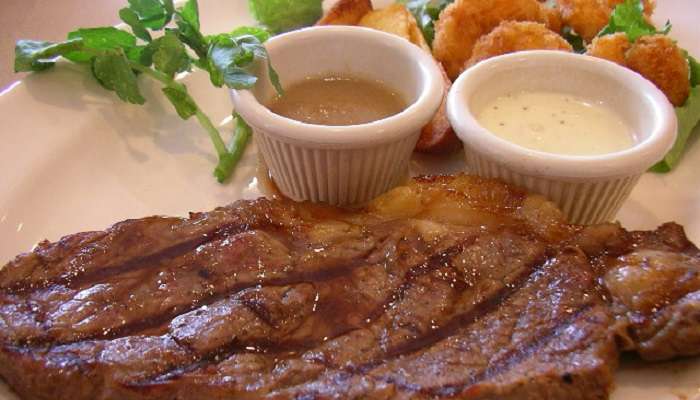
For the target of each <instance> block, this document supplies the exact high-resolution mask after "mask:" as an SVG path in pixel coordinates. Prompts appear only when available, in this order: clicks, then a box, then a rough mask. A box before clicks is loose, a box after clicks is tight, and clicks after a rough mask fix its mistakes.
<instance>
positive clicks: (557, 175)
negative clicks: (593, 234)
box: [447, 51, 677, 224]
mask: <svg viewBox="0 0 700 400" xmlns="http://www.w3.org/2000/svg"><path fill="white" fill-rule="evenodd" d="M519 91H555V92H561V93H568V94H572V95H576V96H581V97H583V98H586V99H590V100H593V101H600V102H602V104H603V105H604V106H606V107H610V108H611V109H612V110H613V111H614V112H616V113H618V115H620V116H621V117H622V118H623V120H624V121H625V122H626V123H627V124H628V125H629V126H630V127H631V128H632V130H633V132H634V134H635V136H636V139H637V140H636V142H635V145H633V146H632V147H631V148H629V149H625V150H623V151H619V152H615V153H609V154H602V155H596V156H569V155H561V154H552V153H546V152H541V151H536V150H531V149H528V148H525V147H521V146H518V145H516V144H514V143H511V142H509V141H507V140H505V139H502V138H500V137H498V136H496V135H494V134H492V133H490V132H489V131H487V130H486V129H485V128H483V127H482V126H481V125H479V123H478V121H477V119H476V117H475V114H476V113H478V112H479V111H480V110H481V109H482V107H483V106H484V105H485V104H487V103H488V102H489V101H491V100H493V99H495V98H496V97H498V96H502V95H506V94H508V93H514V92H519ZM447 116H448V118H449V120H450V123H451V124H452V126H453V128H454V130H455V132H456V133H457V136H459V138H460V139H461V140H462V142H463V143H464V150H465V155H466V161H467V167H468V168H469V169H470V171H472V172H474V173H476V174H478V175H481V176H485V177H490V178H500V179H502V180H504V181H506V182H509V183H513V184H515V185H519V186H522V187H524V188H526V189H528V190H530V191H532V192H536V193H540V194H542V195H544V196H546V197H548V198H549V199H551V200H553V201H554V202H555V203H557V204H558V205H559V207H560V208H561V209H562V211H563V212H564V213H565V215H566V216H567V217H568V218H569V220H570V221H571V222H572V223H579V224H589V223H599V222H604V221H609V220H611V219H612V218H614V216H615V214H616V213H617V211H618V210H619V209H620V206H621V205H622V203H623V202H624V201H625V199H626V198H627V196H628V195H629V193H630V191H631V190H632V188H633V187H634V185H635V184H636V182H637V180H638V179H639V177H640V176H641V174H642V173H644V171H646V170H647V169H648V168H649V167H650V166H652V165H653V164H654V163H656V162H657V161H659V160H660V159H662V158H663V156H664V155H665V154H666V152H667V151H668V150H669V149H670V148H671V146H672V145H673V142H674V141H675V139H676V125H677V122H676V116H675V113H674V110H673V106H672V105H671V104H670V103H669V102H668V100H667V99H666V96H664V94H663V93H662V92H661V91H660V90H659V89H657V88H656V86H654V84H652V83H651V82H649V81H647V80H646V79H644V78H643V77H642V76H641V75H639V74H637V73H635V72H633V71H631V70H629V69H627V68H623V67H621V66H619V65H617V64H614V63H612V62H609V61H605V60H602V59H598V58H594V57H589V56H584V55H579V54H573V53H566V52H560V51H525V52H519V53H513V54H508V55H504V56H499V57H494V58H491V59H489V60H486V61H483V62H481V63H478V64H477V65H475V66H473V67H471V68H469V69H468V70H467V71H465V72H464V73H463V74H462V75H461V76H460V77H459V78H458V79H457V81H456V82H455V83H454V84H453V85H452V89H451V90H450V93H449V94H448V99H447Z"/></svg>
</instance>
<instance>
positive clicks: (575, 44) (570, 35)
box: [561, 26, 586, 54]
mask: <svg viewBox="0 0 700 400" xmlns="http://www.w3.org/2000/svg"><path fill="white" fill-rule="evenodd" d="M561 36H562V37H563V38H564V39H566V41H567V42H569V44H570V45H571V48H573V49H574V51H575V52H577V53H579V54H583V53H585V52H586V45H585V43H584V42H583V38H582V37H581V36H579V35H577V34H576V32H574V31H573V30H572V29H571V28H570V27H568V26H565V27H564V28H563V29H562V32H561Z"/></svg>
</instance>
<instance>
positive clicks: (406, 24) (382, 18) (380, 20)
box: [358, 3, 430, 53]
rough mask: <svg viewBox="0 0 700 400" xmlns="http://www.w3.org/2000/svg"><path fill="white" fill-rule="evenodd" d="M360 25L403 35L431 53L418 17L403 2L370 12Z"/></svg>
mask: <svg viewBox="0 0 700 400" xmlns="http://www.w3.org/2000/svg"><path fill="white" fill-rule="evenodd" d="M358 25H360V26H364V27H367V28H372V29H376V30H379V31H383V32H387V33H393V34H394V35H397V36H401V37H402V38H404V39H406V40H408V41H409V42H411V43H413V44H415V45H416V46H418V47H420V48H421V49H423V50H425V51H427V52H428V53H430V47H429V46H428V42H426V41H425V38H424V37H423V32H421V30H420V28H419V27H418V23H417V22H416V19H415V18H414V17H413V14H411V12H410V11H408V9H407V8H406V6H405V5H403V4H401V3H394V4H392V5H390V6H389V7H387V8H383V9H381V10H375V11H370V12H368V13H367V14H365V15H364V16H363V17H362V19H361V20H360V21H359V23H358Z"/></svg>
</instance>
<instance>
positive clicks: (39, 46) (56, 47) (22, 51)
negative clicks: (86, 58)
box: [15, 39, 83, 72]
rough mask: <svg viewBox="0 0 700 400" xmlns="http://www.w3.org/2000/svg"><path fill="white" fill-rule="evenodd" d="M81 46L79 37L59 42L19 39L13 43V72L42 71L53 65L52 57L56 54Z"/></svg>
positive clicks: (74, 49) (69, 51)
mask: <svg viewBox="0 0 700 400" xmlns="http://www.w3.org/2000/svg"><path fill="white" fill-rule="evenodd" d="M82 47H83V41H82V40H81V39H72V40H67V41H65V42H61V43H51V42H42V41H36V40H19V41H17V44H16V45H15V72H21V71H43V70H45V69H47V68H50V67H51V66H53V65H54V63H55V61H54V58H56V57H57V56H60V55H64V54H66V53H71V52H74V51H76V50H80V49H82Z"/></svg>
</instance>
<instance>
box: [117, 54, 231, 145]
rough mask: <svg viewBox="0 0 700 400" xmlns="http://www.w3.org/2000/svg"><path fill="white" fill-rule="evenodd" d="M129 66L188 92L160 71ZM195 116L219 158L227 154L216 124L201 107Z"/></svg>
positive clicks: (134, 63) (139, 65) (141, 66)
mask: <svg viewBox="0 0 700 400" xmlns="http://www.w3.org/2000/svg"><path fill="white" fill-rule="evenodd" d="M129 66H130V67H131V68H133V69H135V70H137V71H139V72H141V73H143V74H145V75H148V76H150V77H151V78H153V79H155V80H157V81H159V82H161V83H162V84H163V85H165V86H168V87H176V88H178V89H181V90H184V91H186V87H185V85H183V84H181V83H179V82H177V81H175V80H174V79H173V78H171V77H169V76H168V75H166V74H164V73H162V72H160V71H157V70H155V69H153V68H150V67H146V66H144V65H141V64H139V63H137V62H134V61H129ZM195 116H196V117H197V121H199V123H200V125H202V127H203V128H204V130H206V131H207V133H208V134H209V138H211V141H212V143H213V144H214V148H215V149H216V153H217V154H218V155H219V157H221V156H222V155H224V154H226V153H227V151H226V144H225V143H224V141H223V140H222V139H221V134H220V133H219V130H218V129H216V127H215V126H214V124H212V122H211V120H210V119H209V117H207V115H206V114H204V112H202V110H201V109H200V108H199V107H197V112H196V113H195Z"/></svg>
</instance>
